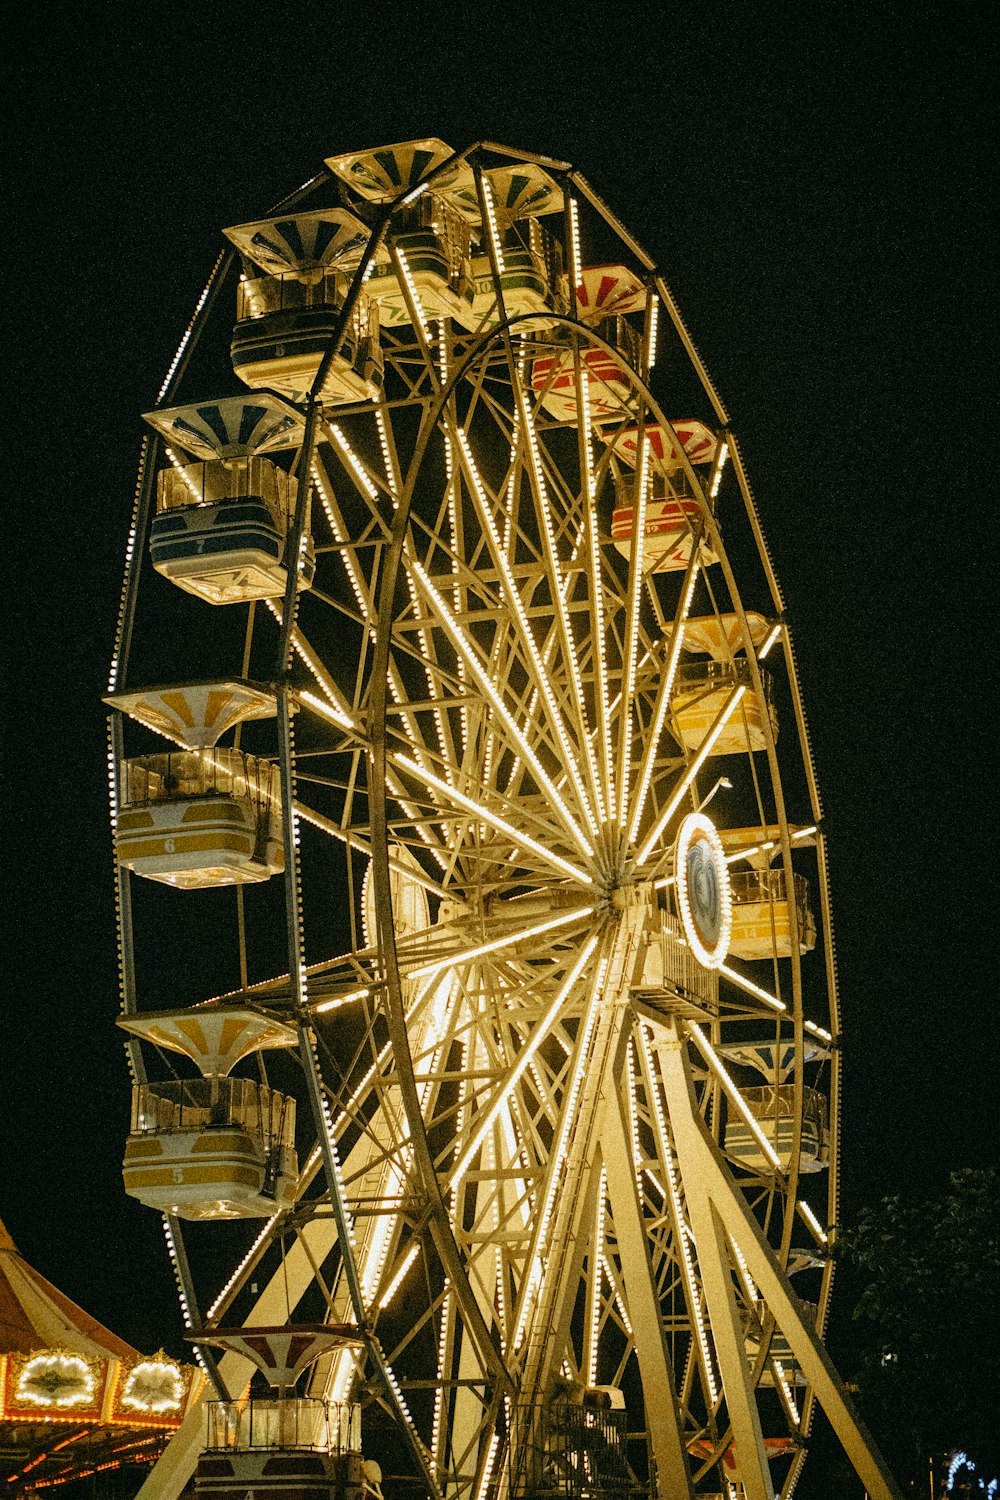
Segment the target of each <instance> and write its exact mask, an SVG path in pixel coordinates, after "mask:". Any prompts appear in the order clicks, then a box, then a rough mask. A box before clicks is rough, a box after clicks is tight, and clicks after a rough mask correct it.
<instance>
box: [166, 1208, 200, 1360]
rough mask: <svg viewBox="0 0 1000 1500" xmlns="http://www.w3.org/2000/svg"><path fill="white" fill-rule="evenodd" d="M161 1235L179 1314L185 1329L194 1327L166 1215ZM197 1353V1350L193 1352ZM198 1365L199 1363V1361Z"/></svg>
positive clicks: (175, 1246)
mask: <svg viewBox="0 0 1000 1500" xmlns="http://www.w3.org/2000/svg"><path fill="white" fill-rule="evenodd" d="M163 1234H164V1238H165V1239H166V1242H167V1251H168V1253H169V1255H170V1264H171V1265H172V1266H173V1268H174V1280H175V1281H176V1283H177V1291H178V1294H179V1296H180V1301H181V1313H182V1315H183V1318H184V1326H185V1328H193V1327H194V1319H193V1318H192V1316H191V1308H190V1305H189V1303H188V1299H187V1293H186V1292H185V1290H184V1282H183V1281H182V1280H181V1271H180V1262H179V1260H178V1258H177V1245H176V1243H175V1241H174V1232H173V1230H172V1229H171V1227H170V1220H169V1219H168V1218H167V1216H166V1214H164V1215H163ZM195 1352H196V1353H197V1350H196V1351H195ZM199 1363H201V1361H200V1360H199Z"/></svg>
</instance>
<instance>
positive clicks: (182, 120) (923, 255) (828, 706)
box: [0, 3, 1000, 1352]
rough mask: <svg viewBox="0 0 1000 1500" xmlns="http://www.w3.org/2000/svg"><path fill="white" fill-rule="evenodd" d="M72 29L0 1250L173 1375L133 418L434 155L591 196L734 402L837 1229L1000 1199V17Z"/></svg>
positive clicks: (50, 36)
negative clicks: (150, 1153) (136, 619)
mask: <svg viewBox="0 0 1000 1500" xmlns="http://www.w3.org/2000/svg"><path fill="white" fill-rule="evenodd" d="M67 14H68V12H65V11H63V9H62V8H61V7H60V8H54V9H52V10H50V11H48V12H40V11H38V10H35V11H33V12H31V15H30V18H25V24H26V25H27V26H29V27H30V28H32V30H31V33H30V34H29V35H28V37H27V38H26V39H25V40H24V41H23V42H22V45H21V47H20V49H19V51H18V52H17V54H16V57H15V59H14V62H13V67H14V70H15V75H16V77H15V89H14V94H13V101H12V103H10V104H8V111H7V112H8V119H9V122H10V123H12V124H13V126H14V132H15V133H14V140H13V144H12V146H11V147H10V148H9V149H10V152H11V164H12V166H13V171H14V182H13V186H12V189H11V192H10V196H9V197H8V199H7V202H8V214H9V218H10V220H11V221H12V227H13V241H12V240H11V237H10V233H9V231H8V233H7V234H6V235H5V236H4V252H5V253H4V261H5V296H4V313H5V316H6V319H7V323H8V333H7V343H6V350H7V381H6V385H7V391H8V394H7V396H6V398H5V402H4V416H5V418H6V419H7V422H8V424H9V433H8V435H7V440H6V443H5V455H6V456H5V477H6V484H5V491H6V495H5V504H4V511H3V514H4V524H5V525H6V527H7V528H8V533H7V535H8V540H7V545H6V547H5V560H6V563H7V569H8V578H9V582H8V585H7V598H8V600H9V601H10V602H11V603H12V605H13V615H12V625H11V628H10V632H9V636H8V652H7V660H6V682H5V687H6V690H7V693H8V703H7V707H6V711H5V723H6V729H7V733H6V736H5V745H4V760H3V768H4V797H3V818H4V825H3V850H4V852H3V879H4V882H5V886H6V889H5V893H4V897H3V912H4V917H5V929H6V937H5V960H6V961H5V978H6V981H7V982H6V985H5V991H6V994H5V1000H4V1008H5V1019H4V1026H3V1033H2V1036H3V1040H2V1043H0V1131H2V1137H0V1138H2V1142H3V1145H2V1161H3V1171H2V1177H0V1217H2V1218H3V1219H4V1221H5V1222H6V1223H7V1226H8V1228H9V1229H10V1231H11V1233H12V1234H13V1236H14V1239H15V1241H16V1242H17V1243H18V1245H19V1246H20V1248H21V1250H22V1251H23V1253H24V1254H25V1255H26V1256H27V1257H28V1259H29V1260H31V1261H32V1262H33V1263H34V1264H35V1265H36V1266H37V1267H38V1268H39V1269H40V1270H41V1271H42V1272H43V1273H44V1274H45V1275H46V1276H48V1277H50V1278H51V1279H52V1280H54V1281H55V1282H56V1283H57V1284H58V1285H59V1286H60V1287H61V1288H62V1289H63V1290H64V1291H65V1292H66V1293H68V1294H69V1295H70V1296H72V1297H74V1298H75V1299H76V1300H78V1301H79V1302H81V1303H82V1304H83V1305H84V1306H85V1307H86V1308H87V1309H88V1310H89V1311H90V1312H92V1313H93V1314H94V1315H96V1316H98V1317H100V1318H101V1319H103V1320H104V1321H106V1322H107V1323H108V1324H109V1325H110V1326H111V1327H113V1328H114V1329H115V1330H116V1331H117V1332H118V1333H119V1334H120V1335H121V1336H122V1337H124V1338H126V1339H128V1340H130V1341H132V1342H134V1343H135V1344H137V1345H138V1346H139V1347H140V1348H142V1349H144V1350H150V1351H151V1350H153V1349H155V1348H156V1347H157V1346H158V1345H160V1344H165V1345H166V1346H167V1347H168V1348H173V1349H174V1350H176V1351H178V1352H179V1351H180V1348H181V1345H180V1342H179V1335H180V1326H181V1325H180V1317H179V1313H178V1311H177V1309H176V1304H175V1301H174V1298H173V1287H172V1277H171V1273H170V1269H169V1264H168V1261H167V1257H166V1253H165V1250H164V1247H163V1243H162V1237H161V1231H160V1227H159V1219H158V1216H156V1215H155V1214H153V1213H152V1212H150V1211H148V1210H145V1209H143V1208H141V1207H140V1206H139V1205H138V1204H137V1203H134V1202H132V1201H131V1200H129V1199H126V1197H125V1196H124V1193H123V1190H122V1185H121V1176H120V1166H121V1153H122V1147H123V1142H124V1137H125V1134H126V1130H127V1119H128V1079H127V1074H126V1068H125V1063H124V1059H123V1054H122V1049H121V1046H120V1042H119V1036H120V1034H119V1033H117V1032H116V1029H115V1026H114V1020H115V1016H116V1013H117V977H116V964H115V935H114V919H113V900H112V859H111V842H110V834H109V829H108V819H107V806H106V772H105V712H104V709H103V706H102V704H101V702H100V696H101V693H102V692H103V691H104V688H105V683H106V677H107V663H108V659H109V656H110V652H111V645H112V639H113V631H114V621H115V614H116V609H117V602H118V594H119V588H120V579H121V566H122V559H123V553H124V545H125V536H126V531H127V526H128V517H129V512H130V506H131V500H132V492H133V487H134V475H135V465H136V460H137V456H138V447H139V441H140V438H141V432H142V424H141V422H140V413H141V412H142V411H143V410H146V409H148V408H149V407H150V406H152V405H153V404H154V401H155V397H156V392H157V389H158V388H159V385H160V383H161V381H162V379H163V375H164V373H165V371H166V368H167V365H168V364H169V362H170V359H171V357H172V355H173V351H174V349H175V348H176V345H177V343H178V340H179V338H180V335H181V333H182V331H183V328H184V326H185V324H186V322H187V320H188V317H189V316H190V313H191V310H192V308H193V305H194V302H195V299H196V297H197V295H198V293H199V291H200V289H201V286H202V285H203V283H204V281H205V279H206V277H207V274H208V271H209V269H210V267H211V264H212V262H213V261H214V259H215V256H216V254H217V251H218V248H219V246H220V243H221V237H220V234H219V230H220V228H221V226H223V225H228V224H233V223H239V222H241V221H245V220H248V219H251V218H255V217H258V216H260V215H262V214H263V213H264V212H265V211H266V209H267V207H268V206H269V205H270V204H271V203H272V202H273V201H275V200H276V199H278V198H279V197H281V196H282V195H283V194H284V193H286V192H288V191H290V190H291V189H292V188H294V187H295V186H297V185H298V184H299V183H300V182H302V181H303V180H304V179H305V178H306V177H308V176H309V175H310V174H311V173H312V172H313V171H315V170H316V169H318V168H319V166H320V165H321V163H322V159H323V157H324V156H325V155H330V154H332V153H334V152H342V151H347V150H350V149H357V148H361V147H364V146H371V145H376V144H381V143H383V142H391V141H397V140H407V139H410V138H412V137H416V136H424V135H438V136H441V137H443V138H444V139H445V140H446V141H448V142H449V143H451V144H452V145H454V146H464V145H466V144H467V143H468V142H470V141H472V140H475V139H492V140H499V141H504V142H509V143H510V144H511V145H513V146H518V147H523V148H526V149H529V150H536V151H540V152H544V153H547V154H551V155H553V156H556V157H560V158H562V159H565V160H569V161H571V162H573V163H574V164H575V165H577V166H578V167H579V168H580V170H581V171H582V172H583V173H584V174H585V175H586V176H587V177H588V178H589V179H590V180H591V182H592V183H593V184H594V185H595V186H596V187H597V188H598V190H599V191H600V192H601V193H602V194H603V195H604V197H605V198H606V200H607V201H608V202H609V203H610V204H611V206H612V207H613V208H614V209H615V210H616V211H617V212H618V213H619V214H620V216H621V217H622V219H623V220H624V221H625V223H626V224H627V225H628V226H629V228H630V229H631V230H632V231H633V232H634V234H635V235H636V236H637V238H638V239H639V240H640V242H641V243H643V244H644V245H645V246H646V248H647V249H648V250H649V251H650V252H651V254H653V255H654V256H655V258H656V260H657V262H658V264H659V266H660V269H661V270H662V272H663V274H664V275H665V277H666V279H667V281H668V282H669V283H670V284H671V286H672V288H673V290H674V293H675V295H676V297H677V299H678V302H679V304H680V306H681V309H682V311H683V313H684V315H685V318H686V321H687V323H688V326H689V328H690V329H691V331H692V333H693V336H694V339H695V342H696V344H697V346H698V348H699V350H700V352H701V354H702V356H703V357H704V359H705V362H706V364H707V366H708V368H709V370H710V372H711V373H712V375H713V377H714V379H715V382H716V384H717V386H718V388H719V390H720V391H721V393H722V396H723V399H724V400H725V401H726V403H727V405H728V407H729V410H730V413H731V416H732V421H733V427H734V430H735V431H736V433H737V434H738V436H739V438H740V439H741V442H742V445H743V448H744V452H745V456H746V460H747V465H748V469H749V473H750V476H751V481H752V483H753V486H754V490H755V493H756V495H757V498H758V501H759V505H760V510H761V514H762V519H763V524H764V527H765V531H766V534H767V536H768V539H769V542H770V546H771V549H772V552H773V555H774V558H775V562H776V565H777V569H778V573H779V577H780V579H781V582H782V585H783V588H784V591H785V594H786V597H787V600H788V618H789V621H790V625H791V629H792V633H793V640H794V642H795V645H796V650H797V658H798V663H799V669H800V674H801V679H802V684H803V690H804V693H805V701H806V709H807V713H808V717H809V722H810V727H811V734H812V742H813V749H814V753H815V757H816V762H817V767H818V773H819V778H820V786H821V790H822V793H823V798H824V802H825V806H826V814H827V818H826V827H827V831H828V835H829V840H830V846H831V859H832V872H833V880H834V886H833V890H834V922H835V931H836V935H837V946H838V955H839V968H840V980H841V991H842V1003H843V1012H844V1017H845V1029H844V1045H845V1049H846V1053H847V1056H846V1070H845V1076H846V1097H845V1109H844V1136H843V1157H844V1173H843V1188H844V1194H843V1208H844V1216H845V1218H846V1219H848V1220H849V1219H850V1218H851V1217H853V1216H854V1215H855V1214H856V1213H857V1211H858V1209H859V1208H860V1206H861V1205H863V1204H865V1203H869V1202H872V1201H874V1200H876V1199H878V1198H879V1197H880V1196H882V1195H883V1194H886V1193H890V1192H893V1191H896V1190H899V1191H904V1192H906V1193H913V1194H923V1193H932V1192H934V1191H937V1190H939V1189H941V1188H943V1187H944V1186H945V1185H946V1182H947V1174H948V1172H949V1171H950V1170H952V1169H954V1168H956V1167H960V1166H985V1165H989V1164H991V1163H992V1162H993V1161H994V1160H995V1159H996V1156H997V1125H996V1058H997V1050H998V1040H1000V1038H998V1032H997V1009H996V985H995V981H994V974H993V971H994V966H995V956H994V951H993V949H992V942H993V940H994V931H993V929H994V926H995V923H994V900H995V897H994V894H993V885H994V882H993V880H992V876H993V847H992V846H993V810H994V809H993V795H992V794H993V788H994V778H993V775H992V774H990V771H991V768H990V767H989V762H990V761H991V759H992V752H993V742H992V737H990V736H989V735H988V721H989V718H990V717H991V716H990V712H989V711H990V707H991V705H992V697H993V693H994V691H995V679H994V661H995V655H996V647H997V642H996V637H995V633H994V630H993V618H994V608H993V588H994V585H993V581H992V572H991V568H990V550H991V547H990V543H991V541H992V540H993V533H994V524H993V514H994V512H993V500H992V498H991V492H992V491H993V488H994V487H993V483H992V481H993V474H992V467H991V461H990V459H989V453H990V451H991V450H990V447H989V442H990V438H989V432H990V418H991V416H993V415H994V403H993V401H992V399H991V398H992V396H993V393H994V381H993V374H994V368H995V358H994V350H993V335H992V333H991V319H990V316H989V311H988V297H989V293H990V291H991V289H992V286H993V285H994V284H995V279H996V275H995V273H996V268H995V265H994V264H993V262H992V258H991V256H990V253H989V250H988V238H987V225H988V220H989V216H990V209H991V194H992V185H993V180H994V177H995V169H996V156H995V151H994V149H993V146H992V144H991V141H990V135H989V123H988V122H989V120H990V113H991V109H990V106H991V102H992V95H993V88H994V81H995V62H996V60H995V59H991V58H990V57H989V55H988V54H987V51H986V48H985V45H984V42H983V39H982V37H981V35H980V34H979V24H980V23H981V22H983V21H984V18H985V15H986V9H985V7H981V6H977V7H972V6H971V5H967V4H960V3H959V4H950V5H948V6H947V7H945V6H943V5H938V6H930V7H928V6H923V5H921V4H919V3H911V4H908V5H899V6H893V7H889V6H885V5H879V4H872V5H869V6H867V7H865V8H864V9H862V8H861V7H860V6H857V5H853V4H845V5H837V6H808V7H801V8H795V9H794V10H793V8H792V7H791V6H789V7H770V6H754V5H726V4H722V5H719V6H713V7H711V8H708V7H705V8H703V9H700V10H699V8H698V7H697V6H696V7H691V6H685V7H678V6H676V5H673V4H668V5H667V6H666V7H665V8H664V10H663V11H662V12H659V11H654V9H653V7H652V6H642V5H634V4H619V5H617V6H613V5H607V6H605V7H601V8H598V7H596V6H593V5H590V4H578V5H575V6H573V7H566V8H565V9H560V10H559V11H558V12H557V11H556V9H555V8H551V9H547V8H546V7H544V6H543V7H537V6H536V7H533V8H528V7H521V6H518V5H511V6H508V7H504V9H503V10H502V11H501V10H500V9H499V8H497V7H494V6H489V5H487V6H485V7H482V6H481V7H478V8H476V7H472V6H465V7H461V8H456V9H455V10H452V9H451V8H449V7H447V6H430V5H418V4H414V5H412V6H410V7H398V8H396V7H392V6H385V5H379V4H370V5H367V6H365V7H363V8H362V7H360V6H356V5H351V4H347V5H333V4H323V3H313V4H310V5H308V6H305V5H297V4H290V5H283V6H273V7H268V8H266V9H265V8H263V7H259V6H257V5H254V4H249V5H242V6H240V7H236V6H235V5H234V6H229V5H224V4H214V5H213V4H206V5H202V6H194V5H189V4H184V3H178V4H175V5H173V6H169V7H151V8H149V10H147V9H146V8H145V7H143V8H134V9H132V10H130V12H129V14H130V15H131V17H132V19H131V20H130V21H128V22H127V23H126V22H120V21H117V20H111V21H109V20H107V19H105V20H103V21H101V22H98V23H95V24H94V25H93V26H92V27H90V28H89V29H87V30H84V29H82V28H83V23H82V21H78V22H72V21H67V20H66V19H65V17H66V15H67ZM406 14H408V15H409V19H408V20H406V21H404V20H403V19H402V17H403V16H404V15H406ZM76 26H79V27H80V29H70V28H71V27H76ZM988 90H989V93H988ZM988 345H989V361H988V356H987V349H988ZM234 389H235V386H234ZM212 394H214V392H213V393H212ZM11 532H12V534H11ZM182 999H183V997H181V996H179V997H178V1001H177V1003H181V1001H182ZM848 1317H849V1309H847V1308H844V1307H839V1308H838V1305H837V1300H836V1296H835V1298H834V1325H835V1327H836V1324H837V1321H838V1319H840V1320H847V1319H848Z"/></svg>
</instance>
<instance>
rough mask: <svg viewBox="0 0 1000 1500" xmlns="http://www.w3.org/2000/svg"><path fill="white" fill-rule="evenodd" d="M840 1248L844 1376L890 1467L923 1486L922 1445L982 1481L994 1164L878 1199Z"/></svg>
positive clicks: (988, 1449)
mask: <svg viewBox="0 0 1000 1500" xmlns="http://www.w3.org/2000/svg"><path fill="white" fill-rule="evenodd" d="M841 1256H842V1259H843V1262H844V1268H845V1272H846V1275H845V1278H844V1279H845V1281H846V1282H847V1286H846V1287H842V1290H843V1291H845V1292H846V1293H847V1294H848V1296H849V1295H850V1294H851V1293H852V1292H853V1294H854V1310H853V1319H854V1340H853V1342H854V1344H855V1360H856V1369H855V1370H854V1372H853V1374H852V1381H853V1383H856V1385H857V1390H858V1401H859V1404H860V1406H861V1409H862V1411H863V1413H864V1415H865V1417H866V1419H867V1421H868V1422H869V1424H870V1426H871V1427H872V1430H873V1432H874V1433H875V1435H876V1437H877V1439H878V1441H879V1443H880V1445H881V1446H882V1449H883V1452H884V1453H885V1455H886V1458H887V1460H888V1462H889V1464H890V1466H891V1467H893V1468H894V1470H895V1472H896V1473H897V1475H898V1476H899V1478H900V1480H901V1481H902V1482H904V1483H905V1482H906V1481H908V1480H912V1481H922V1484H923V1485H926V1476H927V1472H928V1467H927V1466H928V1460H929V1458H930V1457H931V1456H932V1455H943V1454H944V1453H946V1452H949V1451H951V1450H954V1449H964V1450H965V1451H966V1452H967V1453H968V1454H969V1455H970V1457H973V1458H974V1459H975V1461H976V1469H977V1473H978V1474H979V1475H982V1476H984V1478H985V1479H986V1480H987V1482H988V1480H989V1478H990V1477H991V1476H993V1475H995V1474H997V1473H1000V1421H998V1417H997V1414H998V1412H1000V1373H998V1372H1000V1359H998V1341H1000V1340H998V1335H1000V1172H998V1171H996V1170H991V1171H978V1170H973V1169H966V1170H963V1171H958V1172H953V1173H952V1174H951V1178H950V1186H949V1189H948V1191H947V1192H945V1193H943V1194H942V1195H940V1196H939V1197H935V1198H932V1199H929V1200H926V1201H923V1202H918V1201H913V1200H907V1199H904V1198H903V1197H902V1196H899V1195H895V1196H892V1197H889V1198H883V1199H882V1201H881V1203H879V1204H878V1206H877V1207H875V1208H868V1209H865V1210H864V1211H863V1212H862V1213H861V1214H860V1216H859V1218H858V1220H857V1223H856V1224H855V1225H854V1226H853V1227H851V1228H850V1229H848V1230H846V1231H845V1232H844V1234H843V1236H842V1239H841ZM919 1492H920V1493H923V1494H926V1489H925V1488H922V1489H921V1490H920V1491H919Z"/></svg>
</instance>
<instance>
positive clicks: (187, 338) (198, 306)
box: [156, 250, 244, 406]
mask: <svg viewBox="0 0 1000 1500" xmlns="http://www.w3.org/2000/svg"><path fill="white" fill-rule="evenodd" d="M227 253H228V252H227V251H225V250H223V251H222V253H221V254H220V255H219V258H218V260H217V261H216V262H215V265H214V266H213V267H212V274H211V275H210V276H209V278H208V280H207V281H206V282H205V286H204V289H203V290H202V294H201V296H200V297H199V298H198V301H197V302H196V303H195V309H194V312H193V313H192V314H191V321H190V323H189V324H188V326H187V327H186V328H185V330H184V336H183V338H182V339H181V341H180V343H179V344H178V345H177V353H176V354H175V355H174V357H173V359H172V360H171V362H170V369H169V370H168V371H167V374H166V378H165V380H164V382H163V384H162V385H161V386H160V389H159V391H158V392H157V396H156V404H157V406H159V404H160V402H161V401H162V400H163V398H164V396H165V395H166V393H167V390H168V388H169V386H170V382H171V381H172V380H173V378H174V371H175V370H176V369H177V366H178V365H179V364H180V362H181V357H182V355H183V353H184V350H185V349H186V348H187V346H188V344H189V343H190V342H191V335H192V334H193V333H194V325H195V323H196V322H197V321H198V314H199V313H200V312H201V310H202V308H203V307H204V306H205V303H206V301H207V300H208V294H209V292H210V291H211V289H212V282H213V281H214V280H215V275H216V272H217V271H218V269H219V267H220V266H221V264H222V261H223V257H224V256H225V255H226V254H227ZM243 279H244V278H243V277H242V276H241V277H240V280H241V281H242V280H243Z"/></svg>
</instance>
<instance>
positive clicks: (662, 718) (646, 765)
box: [626, 550, 698, 847]
mask: <svg viewBox="0 0 1000 1500" xmlns="http://www.w3.org/2000/svg"><path fill="white" fill-rule="evenodd" d="M697 579H698V559H697V551H696V550H692V554H691V561H690V562H689V563H688V567H687V570H686V572H685V575H684V583H683V585H682V587H681V597H680V602H679V604H678V606H677V612H676V614H675V616H674V621H673V626H672V629H671V632H670V647H669V650H668V652H667V660H666V663H665V665H664V668H663V671H662V673H661V675H660V680H659V683H658V686H657V690H656V704H655V707H654V710H653V722H652V727H651V729H650V732H649V736H648V739H647V742H646V748H645V751H644V753H643V757H642V764H641V766H640V769H639V778H638V783H637V786H636V793H635V802H634V806H633V810H632V818H631V822H630V824H629V831H628V837H627V839H626V843H627V844H628V846H629V847H631V846H633V845H634V844H635V842H636V839H637V837H638V831H639V826H640V824H641V823H642V818H643V814H644V812H645V810H646V798H647V796H648V794H649V788H650V783H651V781H652V776H653V767H654V765H655V763H656V757H657V755H658V754H659V750H660V742H661V737H662V734H663V729H664V726H665V724H666V720H667V715H668V713H669V710H670V696H671V693H672V692H673V687H674V678H675V676H676V674H677V665H678V662H679V661H680V654H681V647H682V645H683V644H684V625H685V622H686V621H687V617H688V614H689V612H690V609H691V600H692V598H693V596H694V588H695V584H696V582H697Z"/></svg>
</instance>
